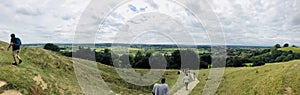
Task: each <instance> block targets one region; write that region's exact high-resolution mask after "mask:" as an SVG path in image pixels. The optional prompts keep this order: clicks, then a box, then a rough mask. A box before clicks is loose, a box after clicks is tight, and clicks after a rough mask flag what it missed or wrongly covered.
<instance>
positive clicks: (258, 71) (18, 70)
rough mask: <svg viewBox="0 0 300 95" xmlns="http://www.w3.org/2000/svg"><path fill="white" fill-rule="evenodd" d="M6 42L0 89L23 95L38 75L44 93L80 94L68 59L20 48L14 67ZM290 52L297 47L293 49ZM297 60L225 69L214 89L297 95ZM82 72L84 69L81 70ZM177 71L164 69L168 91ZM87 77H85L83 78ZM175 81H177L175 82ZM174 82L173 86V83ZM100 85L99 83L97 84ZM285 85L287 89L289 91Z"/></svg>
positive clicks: (116, 79)
mask: <svg viewBox="0 0 300 95" xmlns="http://www.w3.org/2000/svg"><path fill="white" fill-rule="evenodd" d="M7 46H8V44H7V43H4V42H0V52H1V53H0V64H1V66H0V71H1V74H0V80H3V81H6V82H8V85H6V86H4V87H2V88H0V92H3V91H4V90H8V89H15V90H18V91H20V92H22V93H23V94H25V95H28V94H29V93H30V87H31V86H32V85H36V84H35V81H34V80H33V78H34V77H35V76H37V75H41V76H42V79H43V80H44V81H45V83H47V85H48V88H47V89H45V90H43V92H45V94H47V95H81V94H83V92H82V90H81V88H80V86H79V83H78V81H77V78H76V75H75V72H74V68H73V62H72V61H74V60H72V59H71V58H68V57H65V56H62V55H59V54H58V53H54V52H51V51H48V50H44V49H41V48H38V47H22V49H21V52H20V55H21V57H22V58H23V60H24V62H23V63H22V64H20V65H18V66H13V65H11V62H12V54H11V51H7V50H6V48H7ZM293 51H297V49H295V48H293ZM75 62H79V63H80V65H82V66H89V65H91V64H96V66H97V67H96V68H97V69H98V70H99V73H100V75H101V77H102V78H103V80H104V81H105V84H106V85H108V87H109V88H110V89H111V90H112V91H113V92H114V93H115V94H121V95H151V90H152V86H137V85H134V84H131V83H128V82H126V81H125V80H123V79H122V78H121V77H120V76H119V75H118V74H117V72H116V71H115V68H114V67H111V66H107V65H103V64H100V63H95V62H92V61H87V60H81V59H76V60H75ZM299 63H300V60H293V61H289V62H282V63H272V64H266V65H264V66H258V67H240V68H226V69H225V74H224V76H223V79H222V81H221V84H220V86H219V88H218V90H217V92H216V94H218V95H241V94H242V95H244V94H245V95H254V94H258V95H261V94H267V95H278V94H286V93H288V92H292V94H300V90H299V88H300V85H299V84H300V73H299V71H300V66H298V65H299ZM81 71H84V70H81ZM136 71H137V72H139V73H144V74H145V73H147V72H148V71H149V70H147V69H136ZM209 71H210V69H202V70H197V71H193V72H198V73H199V74H198V80H200V82H199V84H198V85H197V86H196V88H195V89H193V91H192V93H191V95H200V94H201V93H202V90H203V88H204V86H205V83H206V78H207V76H208V74H209ZM177 72H178V70H166V71H165V75H164V76H165V77H166V78H167V84H169V87H170V89H171V93H174V92H176V91H177V90H178V89H180V88H181V87H182V85H183V84H182V83H183V82H182V80H181V78H182V77H183V74H182V73H181V75H177ZM87 80H89V79H87ZM177 80H179V82H177ZM176 83H178V84H177V86H176ZM100 87H101V86H100ZM287 88H291V90H290V91H289V90H288V89H287Z"/></svg>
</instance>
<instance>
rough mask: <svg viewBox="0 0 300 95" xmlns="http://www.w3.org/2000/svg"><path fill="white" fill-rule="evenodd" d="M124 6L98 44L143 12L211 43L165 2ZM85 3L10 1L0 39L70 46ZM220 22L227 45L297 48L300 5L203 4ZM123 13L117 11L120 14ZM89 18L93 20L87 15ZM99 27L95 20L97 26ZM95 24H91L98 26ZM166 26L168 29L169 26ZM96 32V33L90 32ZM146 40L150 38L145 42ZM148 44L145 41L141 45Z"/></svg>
mask: <svg viewBox="0 0 300 95" xmlns="http://www.w3.org/2000/svg"><path fill="white" fill-rule="evenodd" d="M137 1H138V2H129V3H125V4H124V5H123V7H122V6H121V7H122V8H121V7H120V10H119V11H118V10H116V11H115V12H113V13H112V14H111V15H110V16H109V17H108V19H107V20H108V21H107V25H106V26H105V27H104V28H103V30H102V31H100V32H98V33H97V35H98V36H97V37H98V38H97V42H112V41H113V39H114V35H115V34H116V33H117V31H118V30H119V29H120V28H121V27H122V25H125V24H126V23H129V22H128V21H131V22H130V23H136V24H138V23H143V21H146V20H147V19H146V17H145V18H144V19H143V18H140V19H138V20H136V19H133V17H135V16H137V15H139V14H144V13H147V12H157V11H159V12H163V13H166V14H170V15H171V16H170V17H171V18H174V19H176V20H177V21H179V22H181V23H182V24H184V25H185V27H186V28H187V29H189V31H190V32H189V33H190V34H191V35H192V36H193V38H194V39H195V41H196V43H197V44H210V42H209V38H208V37H207V34H206V33H205V31H204V29H202V27H201V25H195V22H194V21H193V18H192V15H191V14H189V13H188V12H186V10H184V9H182V8H180V7H176V5H174V4H173V5H172V4H170V3H161V2H157V0H137ZM89 2H90V1H89V0H47V1H40V0H26V1H20V0H9V1H3V2H2V3H1V4H0V10H1V13H0V21H1V22H0V40H2V41H9V35H10V33H15V34H16V35H17V36H19V37H20V38H22V40H23V42H24V43H46V42H54V43H70V42H73V36H74V32H75V29H76V25H77V23H78V20H79V19H80V16H81V14H82V12H83V11H84V9H85V8H86V6H87V5H88V4H89ZM208 2H209V3H210V6H211V7H212V9H213V11H214V12H215V13H216V16H217V17H218V18H219V21H220V23H221V25H222V26H223V31H224V33H225V40H226V43H227V44H234V45H274V44H276V43H279V44H283V43H286V42H287V43H290V44H295V45H298V46H300V37H299V36H300V5H299V4H300V3H299V1H297V0H285V1H282V0H208ZM121 9H122V10H121ZM91 17H92V16H91ZM99 23H100V22H99ZM99 23H96V24H99ZM196 24H197V23H196ZM168 28H169V27H168ZM95 31H96V30H95ZM143 37H145V39H140V38H139V39H140V40H145V41H144V42H150V43H160V42H162V43H168V41H167V40H170V39H166V40H164V41H161V39H165V38H163V37H164V36H162V35H160V36H153V34H147V35H144V36H143ZM147 39H149V40H147ZM146 40H147V41H146Z"/></svg>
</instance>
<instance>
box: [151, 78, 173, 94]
mask: <svg viewBox="0 0 300 95" xmlns="http://www.w3.org/2000/svg"><path fill="white" fill-rule="evenodd" d="M165 82H166V78H162V79H161V83H162V84H157V83H156V84H154V86H153V89H152V94H153V95H169V86H168V84H166V83H165Z"/></svg>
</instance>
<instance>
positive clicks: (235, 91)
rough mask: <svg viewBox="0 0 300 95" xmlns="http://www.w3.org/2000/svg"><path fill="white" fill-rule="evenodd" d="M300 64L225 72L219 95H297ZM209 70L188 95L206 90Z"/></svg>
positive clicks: (295, 61)
mask: <svg viewBox="0 0 300 95" xmlns="http://www.w3.org/2000/svg"><path fill="white" fill-rule="evenodd" d="M299 65H300V60H294V61H289V62H282V63H272V64H267V65H265V66H259V67H240V68H226V70H225V75H224V76H223V80H222V82H221V84H220V86H219V88H218V90H217V93H216V94H218V95H255V94H257V95H279V94H281V95H282V94H286V95H291V94H295V95H299V94H300V90H299V89H300V81H299V80H300V73H299V72H300V66H299ZM208 72H209V71H208V70H200V74H199V80H200V83H199V84H198V85H197V87H196V88H195V89H193V92H192V94H191V95H199V93H201V92H202V89H203V88H204V86H205V79H206V78H207V74H208Z"/></svg>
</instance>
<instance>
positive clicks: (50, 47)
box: [44, 43, 60, 52]
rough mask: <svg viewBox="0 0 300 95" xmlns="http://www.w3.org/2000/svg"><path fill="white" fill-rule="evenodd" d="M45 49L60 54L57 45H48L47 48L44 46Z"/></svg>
mask: <svg viewBox="0 0 300 95" xmlns="http://www.w3.org/2000/svg"><path fill="white" fill-rule="evenodd" d="M44 49H47V50H51V51H55V52H59V50H60V49H59V47H58V46H57V45H54V44H52V43H47V44H46V45H45V46H44Z"/></svg>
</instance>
